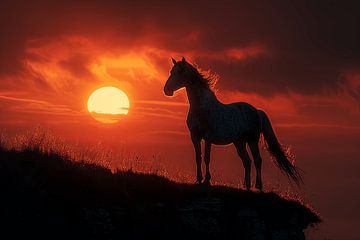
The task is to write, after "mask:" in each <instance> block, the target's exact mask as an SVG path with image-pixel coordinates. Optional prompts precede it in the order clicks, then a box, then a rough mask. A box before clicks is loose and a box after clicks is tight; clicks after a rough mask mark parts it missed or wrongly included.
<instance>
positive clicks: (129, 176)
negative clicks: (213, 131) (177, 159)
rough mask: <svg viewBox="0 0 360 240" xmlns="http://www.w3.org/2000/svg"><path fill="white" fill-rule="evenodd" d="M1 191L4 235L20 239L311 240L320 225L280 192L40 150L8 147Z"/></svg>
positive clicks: (1, 163) (0, 160)
mask: <svg viewBox="0 0 360 240" xmlns="http://www.w3.org/2000/svg"><path fill="white" fill-rule="evenodd" d="M0 187H1V190H2V191H1V199H0V211H1V215H0V221H1V222H0V226H1V229H2V230H1V233H0V234H3V235H4V236H5V234H6V235H7V234H10V236H12V239H15V238H23V237H37V238H38V239H45V238H46V239H64V238H69V237H71V238H75V237H77V238H81V239H115V238H116V239H149V238H151V237H156V238H157V239H163V238H164V239H165V238H166V239H195V238H198V237H201V238H204V237H207V238H208V239H218V238H220V237H221V238H224V237H225V238H231V239H232V238H236V237H237V238H241V239H303V238H304V235H303V233H302V231H303V229H305V228H306V227H308V226H309V225H312V224H315V223H318V222H320V219H319V217H318V216H317V215H316V214H315V213H314V212H312V211H311V210H310V209H309V208H307V207H305V206H303V205H302V204H300V203H298V202H296V201H292V200H286V199H283V198H281V197H279V196H278V195H276V194H275V193H255V192H246V191H243V190H239V189H233V188H229V187H221V186H212V187H205V186H196V185H188V184H178V183H174V182H171V181H169V180H168V179H166V178H163V177H159V176H155V175H144V174H136V173H132V172H118V173H116V174H113V173H111V171H110V170H108V169H106V168H103V167H100V166H96V165H92V164H86V163H81V162H73V161H70V160H68V159H66V157H63V156H60V155H58V154H52V153H42V152H41V151H38V150H36V149H35V150H34V149H33V150H26V149H25V150H22V151H16V150H5V149H4V148H0ZM0 237H1V235H0ZM1 238H2V237H1ZM2 239H4V238H2Z"/></svg>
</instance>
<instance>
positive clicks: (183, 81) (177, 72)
mask: <svg viewBox="0 0 360 240" xmlns="http://www.w3.org/2000/svg"><path fill="white" fill-rule="evenodd" d="M172 62H173V64H174V66H173V67H172V69H171V70H170V76H169V78H168V80H167V81H166V83H165V86H164V93H165V95H166V96H173V95H174V92H175V91H176V90H178V89H180V88H183V87H186V86H187V84H188V79H190V75H189V74H190V71H189V67H188V66H189V65H190V64H189V63H187V62H186V60H185V58H184V57H183V58H182V60H181V61H178V62H177V61H176V60H175V59H173V58H172Z"/></svg>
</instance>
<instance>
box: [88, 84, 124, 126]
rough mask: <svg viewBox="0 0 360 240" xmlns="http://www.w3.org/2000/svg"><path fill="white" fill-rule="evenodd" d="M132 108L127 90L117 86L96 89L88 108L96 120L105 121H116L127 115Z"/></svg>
mask: <svg viewBox="0 0 360 240" xmlns="http://www.w3.org/2000/svg"><path fill="white" fill-rule="evenodd" d="M129 108H130V102H129V98H128V96H127V95H126V93H125V92H123V91H122V90H120V89H119V88H116V87H102V88H98V89H96V90H95V91H94V92H93V93H92V94H91V95H90V97H89V99H88V101H87V109H88V111H89V112H90V113H91V115H92V116H93V118H95V119H96V120H98V121H100V122H103V123H116V122H118V121H119V120H120V119H121V118H122V117H123V116H125V115H127V114H128V112H129Z"/></svg>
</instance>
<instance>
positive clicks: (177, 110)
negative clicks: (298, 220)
mask: <svg viewBox="0 0 360 240" xmlns="http://www.w3.org/2000/svg"><path fill="white" fill-rule="evenodd" d="M65 2H67V1H65ZM160 2H161V1H160ZM69 4H70V3H64V4H61V3H57V4H55V3H54V5H52V4H50V3H46V4H44V3H43V2H42V1H39V3H38V4H34V5H33V6H31V9H30V10H28V9H26V8H25V7H24V6H18V5H16V4H12V3H10V2H9V3H7V4H5V5H6V6H4V8H2V9H5V10H0V13H1V12H2V11H4V13H3V14H1V18H4V19H0V22H4V24H0V30H2V32H3V33H4V34H5V35H6V37H5V38H4V39H2V40H0V64H1V67H0V104H1V108H0V129H1V133H2V134H3V135H5V136H14V135H16V134H18V133H22V132H24V131H26V130H28V129H32V128H35V127H36V126H41V127H44V128H46V129H50V130H51V131H53V132H54V134H55V135H57V136H59V137H61V138H63V139H65V140H66V141H68V142H69V144H80V145H81V144H84V145H86V144H89V143H90V144H94V145H96V144H99V143H101V145H102V146H106V148H109V149H111V150H112V151H114V152H122V153H124V152H126V154H127V155H128V156H135V155H137V156H142V157H141V159H144V164H145V162H146V164H149V161H150V164H153V165H156V164H159V165H160V166H161V169H163V170H164V169H165V170H166V171H167V172H168V174H169V175H173V176H176V177H174V179H177V180H179V181H182V180H184V181H188V182H190V181H191V182H192V181H195V163H194V156H193V155H194V153H193V149H192V145H191V141H190V138H189V134H188V133H189V132H188V129H187V127H186V123H185V119H186V115H187V111H188V103H187V97H186V93H185V91H183V90H181V91H178V92H177V93H176V94H175V96H174V97H166V96H165V95H164V94H163V87H164V84H165V82H166V80H167V78H168V76H169V71H170V69H171V67H172V62H171V58H172V57H174V58H176V59H180V58H181V57H182V56H185V57H186V59H187V61H189V62H191V63H195V64H196V65H198V66H199V67H200V68H201V69H202V70H205V71H207V70H210V71H211V72H212V73H216V74H217V75H219V81H218V83H217V84H216V86H215V89H214V90H215V92H216V95H217V97H218V98H219V99H220V100H221V101H222V102H224V103H230V102H235V101H244V102H248V103H250V104H252V105H254V106H255V107H257V108H259V109H263V110H264V111H266V112H267V113H268V115H269V116H270V118H271V120H272V123H273V125H274V128H275V130H276V132H277V134H278V137H279V139H280V140H281V142H283V143H284V144H286V145H289V146H290V147H291V149H292V151H293V153H294V154H295V156H296V158H297V164H298V166H299V167H300V168H302V169H303V170H304V172H305V183H306V186H305V188H304V189H302V190H299V189H296V188H294V187H293V186H290V185H289V184H288V183H287V181H286V178H282V177H281V176H279V173H278V172H277V170H276V169H275V168H274V167H273V164H272V163H271V160H270V159H269V157H268V155H267V154H265V155H264V156H265V157H264V159H265V160H264V162H265V163H264V165H265V166H264V180H265V182H266V183H267V184H268V185H272V186H275V187H276V186H280V188H281V189H282V190H284V191H287V190H288V189H291V191H293V192H298V193H299V194H300V195H301V197H302V198H303V199H305V201H309V202H311V203H312V204H313V205H314V207H315V208H317V209H319V211H320V212H321V213H323V215H324V217H327V218H329V221H328V224H327V225H325V227H324V228H325V230H324V232H326V234H325V235H326V236H328V235H329V236H331V237H333V236H334V238H336V236H341V237H343V236H345V234H346V233H347V232H349V231H350V230H349V229H351V227H352V226H356V225H357V224H359V220H358V219H356V218H355V216H354V214H353V211H354V210H360V209H359V206H358V202H359V201H360V194H358V193H356V194H354V195H353V196H348V198H347V199H346V202H347V203H346V204H347V207H346V208H344V209H342V210H339V209H334V208H333V207H334V205H335V204H336V203H335V202H334V201H330V200H329V199H339V198H341V197H342V196H343V195H344V194H345V195H348V194H349V192H352V191H353V188H354V186H358V185H359V183H360V177H359V174H358V173H357V172H358V169H359V166H360V165H359V164H360V161H359V160H360V152H359V148H358V145H359V136H360V91H359V89H360V54H358V55H356V54H357V53H360V51H357V50H358V41H357V40H356V41H357V42H356V41H355V40H354V42H352V40H351V39H358V38H359V36H358V35H356V36H353V37H352V35H351V34H353V30H351V29H350V30H349V34H350V35H345V34H346V33H347V32H345V31H347V28H344V27H343V25H344V26H345V25H346V26H347V24H348V22H338V23H336V24H340V25H339V26H337V25H336V26H335V27H334V26H331V27H329V26H326V23H324V22H321V20H316V19H318V18H316V17H314V16H313V15H311V14H310V13H308V11H307V8H306V7H305V6H303V5H302V4H300V3H299V4H298V5H299V6H297V7H296V9H297V10H294V9H295V8H293V6H288V7H285V5H286V4H285V5H284V6H283V5H282V6H283V7H284V9H283V10H281V14H280V13H278V12H276V11H277V10H276V9H275V8H274V7H273V6H270V5H268V4H264V9H262V8H258V6H257V5H252V4H250V3H246V4H245V3H244V4H243V5H241V4H240V5H239V6H237V7H234V8H233V7H230V6H228V5H226V4H224V5H222V6H217V5H216V4H213V3H208V4H206V7H204V6H203V5H200V6H197V5H196V4H195V5H196V6H195V7H192V8H191V9H201V10H202V11H201V15H197V14H190V15H191V16H188V17H185V16H183V15H182V14H181V12H185V10H186V9H189V8H190V7H189V6H188V5H190V3H184V4H185V5H186V6H176V7H174V6H170V5H168V4H165V3H157V4H155V3H154V4H153V5H151V6H146V7H145V6H142V5H141V6H133V5H131V4H130V3H124V4H123V6H122V5H121V4H115V3H114V2H111V3H110V2H109V3H107V4H104V5H99V3H97V1H92V2H91V3H89V4H88V5H87V6H83V5H81V4H74V5H72V7H69ZM113 5H114V6H113ZM174 8H175V9H178V8H180V9H181V11H180V10H179V11H176V13H174V10H173V9H174ZM215 9H216V10H215ZM313 10H314V12H316V13H318V12H317V11H318V9H317V8H315V7H314V9H313ZM345 10H346V11H345ZM345 10H344V12H346V16H347V15H348V13H349V11H350V10H349V9H345ZM239 11H240V12H239ZM254 11H255V12H257V15H256V16H257V17H254V16H253V15H251V14H250V13H251V12H254ZM279 11H280V10H279ZM294 11H299V12H297V13H299V14H303V15H302V20H301V21H300V20H299V19H297V18H296V17H293V16H295V15H296V14H294ZM339 11H342V10H339ZM57 12H63V13H64V14H63V15H62V14H59V13H57ZM310 12H311V11H310ZM320 12H321V11H319V14H325V13H320ZM10 13H12V14H13V15H11V16H12V17H10V15H9V14H10ZM279 14H280V15H279ZM314 14H315V13H314ZM329 14H330V13H329ZM296 16H297V15H296ZM323 17H324V18H326V17H328V18H329V19H332V15H331V16H327V15H326V16H323ZM254 18H255V19H254ZM278 18H279V19H278ZM280 18H281V19H282V18H286V19H290V20H289V21H282V20H281V19H280ZM13 19H17V20H16V21H15V20H13ZM269 19H270V20H269ZM304 19H305V20H304ZM314 19H315V20H316V21H319V22H316V21H315V20H314ZM319 19H322V18H319ZM2 20H4V21H2ZM5 20H6V21H5ZM47 20H48V21H47ZM348 20H349V23H350V22H351V21H352V19H350V18H349V19H348ZM207 21H210V22H207ZM314 21H315V23H314ZM344 21H345V20H344ZM313 23H314V24H315V25H316V24H318V25H316V26H319V28H316V26H313ZM303 24H304V25H303ZM334 24H335V23H334ZM341 24H343V25H341ZM14 29H16V31H14ZM319 29H322V30H321V31H320V30H319ZM334 29H335V30H338V31H339V32H340V33H341V34H344V36H348V37H346V39H347V38H348V39H349V42H344V43H343V42H341V41H345V40H344V39H343V38H342V39H340V40H339V39H337V38H336V39H335V37H334V39H333V38H332V36H337V34H333V32H331V31H335V30H334ZM344 29H345V30H344ZM341 34H340V35H341ZM329 36H331V37H329ZM324 39H326V44H328V45H326V44H325V43H324V42H325V41H324ZM355 42H356V43H355ZM347 46H349V49H350V50H351V51H350V50H349V49H347V48H346V47H347ZM351 54H353V55H351ZM104 86H113V87H117V88H119V89H121V90H122V91H124V92H125V93H126V95H127V96H128V98H129V101H130V109H129V112H128V114H127V115H126V116H124V117H122V118H121V119H120V120H119V121H118V122H116V123H113V124H104V123H103V122H99V121H96V120H95V119H94V118H93V117H92V116H91V114H90V113H89V111H88V109H87V101H88V98H89V96H90V94H91V93H92V92H94V91H95V90H96V89H98V88H100V87H104ZM124 149H126V150H124ZM154 156H156V157H154ZM145 159H146V160H145ZM151 161H157V162H156V163H154V162H152V163H151ZM211 167H212V171H213V172H214V181H215V182H218V183H221V184H228V185H232V186H239V187H240V186H241V185H240V184H241V180H242V178H243V169H242V165H241V161H240V160H239V159H238V157H237V155H236V152H235V149H234V148H233V147H229V146H225V147H224V146H222V147H215V149H214V151H213V152H212V166H211ZM181 177H182V178H181ZM335 189H336V190H335ZM344 219H347V220H344ZM344 222H345V223H346V224H345V223H344ZM335 226H336V227H337V228H336V227H335ZM334 229H336V230H334ZM327 234H328V235H327ZM325 235H324V236H325ZM348 239H353V238H351V237H350V236H349V238H348Z"/></svg>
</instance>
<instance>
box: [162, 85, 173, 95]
mask: <svg viewBox="0 0 360 240" xmlns="http://www.w3.org/2000/svg"><path fill="white" fill-rule="evenodd" d="M164 93H165V95H166V96H168V97H171V96H174V91H172V90H170V89H169V88H167V87H166V86H165V87H164Z"/></svg>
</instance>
